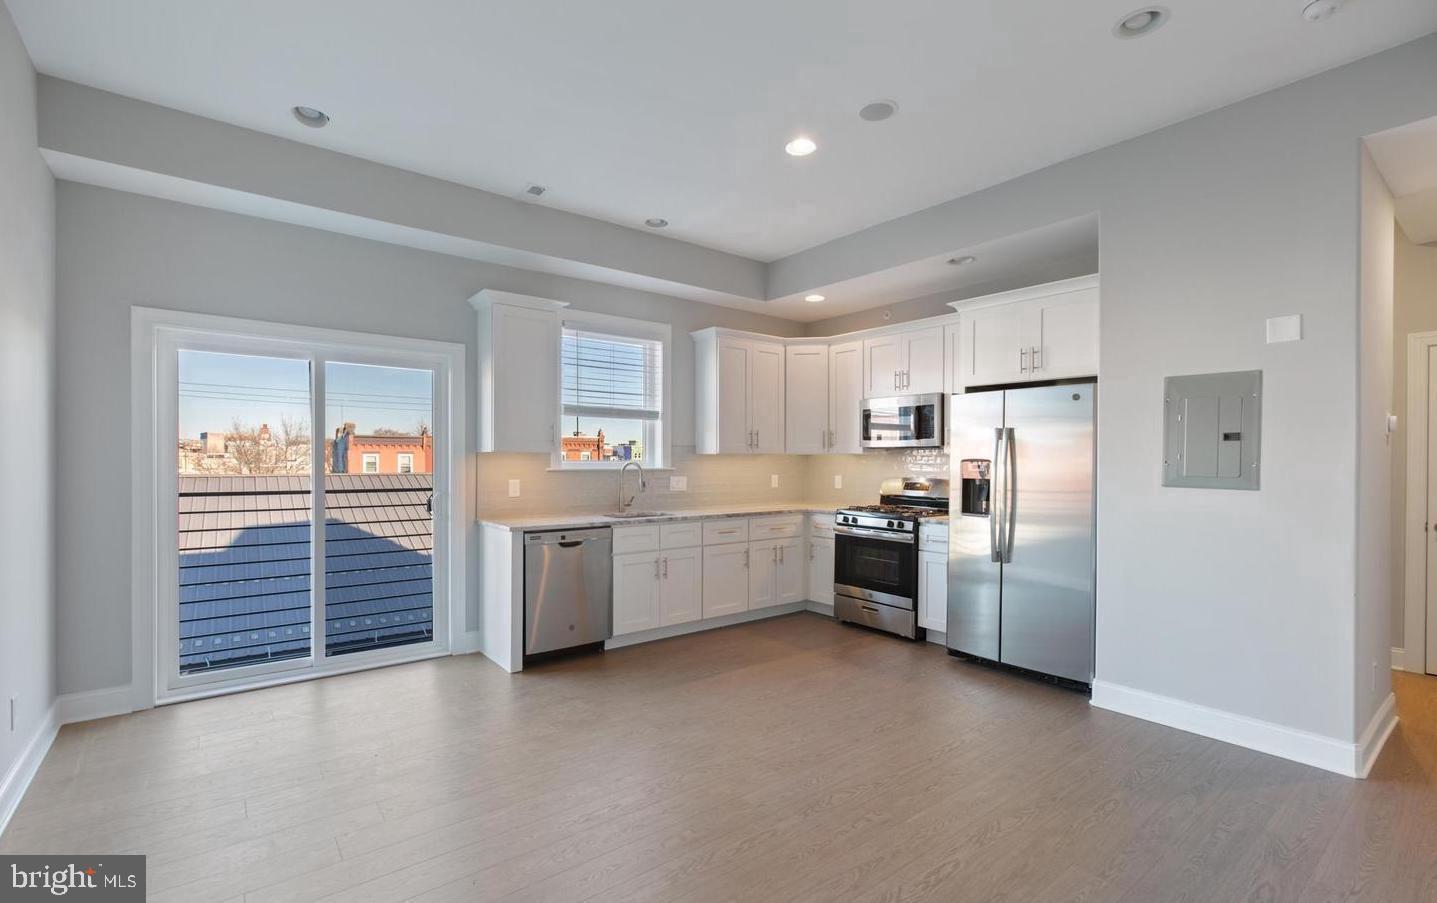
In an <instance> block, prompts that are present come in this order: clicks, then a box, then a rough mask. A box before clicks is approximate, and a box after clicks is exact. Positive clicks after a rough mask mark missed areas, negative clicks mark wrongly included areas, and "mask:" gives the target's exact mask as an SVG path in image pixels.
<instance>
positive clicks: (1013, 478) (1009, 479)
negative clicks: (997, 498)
mask: <svg viewBox="0 0 1437 903" xmlns="http://www.w3.org/2000/svg"><path fill="white" fill-rule="evenodd" d="M1003 434H1004V435H1003V453H1004V454H1005V455H1007V458H1008V459H1007V461H1005V462H1004V464H1003V492H1004V499H1003V519H1004V520H1005V521H1007V522H1008V523H1007V531H1008V532H1007V535H1006V536H1005V537H1003V563H1004V564H1008V563H1010V562H1011V561H1012V560H1013V530H1014V528H1015V527H1016V526H1017V524H1018V480H1017V476H1018V450H1017V448H1015V447H1014V435H1013V428H1012V427H1011V426H1010V427H1005V428H1004V429H1003Z"/></svg>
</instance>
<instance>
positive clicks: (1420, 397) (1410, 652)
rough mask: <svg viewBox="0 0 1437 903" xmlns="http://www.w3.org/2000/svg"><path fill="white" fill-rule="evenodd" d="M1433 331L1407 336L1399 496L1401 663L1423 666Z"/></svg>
mask: <svg viewBox="0 0 1437 903" xmlns="http://www.w3.org/2000/svg"><path fill="white" fill-rule="evenodd" d="M1433 348H1437V332H1413V333H1408V335H1407V493H1406V498H1405V499H1403V509H1404V511H1403V531H1402V532H1403V548H1404V559H1403V563H1404V567H1403V576H1404V581H1403V583H1404V590H1403V605H1402V608H1403V615H1402V634H1403V637H1402V662H1401V665H1402V668H1403V670H1406V671H1415V672H1416V673H1418V674H1424V673H1426V671H1427V532H1426V531H1425V530H1424V529H1423V528H1424V526H1425V525H1426V523H1427V459H1428V451H1429V448H1428V446H1429V442H1428V438H1427V437H1428V428H1429V424H1428V422H1427V420H1428V418H1427V407H1428V406H1427V390H1428V358H1429V355H1430V353H1431V349H1433Z"/></svg>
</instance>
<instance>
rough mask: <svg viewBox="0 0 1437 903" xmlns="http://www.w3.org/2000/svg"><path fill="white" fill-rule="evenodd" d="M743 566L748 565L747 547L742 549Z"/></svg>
mask: <svg viewBox="0 0 1437 903" xmlns="http://www.w3.org/2000/svg"><path fill="white" fill-rule="evenodd" d="M743 566H744V567H748V549H744V550H743Z"/></svg>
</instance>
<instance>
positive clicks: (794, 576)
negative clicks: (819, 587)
mask: <svg viewBox="0 0 1437 903" xmlns="http://www.w3.org/2000/svg"><path fill="white" fill-rule="evenodd" d="M777 545H778V566H777V568H776V569H775V571H774V582H775V589H774V596H775V599H774V604H775V605H787V604H788V603H790V602H802V601H803V600H804V597H805V595H806V594H805V593H804V591H803V583H804V578H805V577H807V576H808V559H806V558H804V556H803V540H802V539H798V538H794V539H780V540H779V541H778V543H777Z"/></svg>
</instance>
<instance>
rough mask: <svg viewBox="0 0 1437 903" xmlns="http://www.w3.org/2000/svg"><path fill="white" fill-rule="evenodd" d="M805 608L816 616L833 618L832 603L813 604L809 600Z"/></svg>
mask: <svg viewBox="0 0 1437 903" xmlns="http://www.w3.org/2000/svg"><path fill="white" fill-rule="evenodd" d="M807 608H808V610H809V611H811V612H813V613H814V614H816V615H823V616H824V617H826V618H831V617H833V603H832V602H814V601H812V600H809V602H808V605H807Z"/></svg>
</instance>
